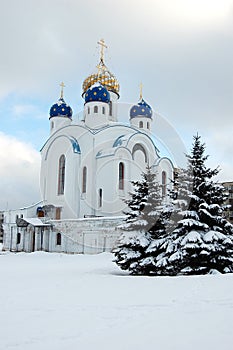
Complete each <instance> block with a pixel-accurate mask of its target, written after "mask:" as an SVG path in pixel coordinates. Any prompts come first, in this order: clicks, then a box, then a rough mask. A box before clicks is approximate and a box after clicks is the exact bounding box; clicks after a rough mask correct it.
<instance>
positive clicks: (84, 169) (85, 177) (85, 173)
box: [82, 166, 87, 193]
mask: <svg viewBox="0 0 233 350" xmlns="http://www.w3.org/2000/svg"><path fill="white" fill-rule="evenodd" d="M86 192H87V167H86V166H85V167H84V168H83V183H82V193H86Z"/></svg>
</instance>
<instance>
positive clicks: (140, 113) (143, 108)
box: [130, 98, 153, 118]
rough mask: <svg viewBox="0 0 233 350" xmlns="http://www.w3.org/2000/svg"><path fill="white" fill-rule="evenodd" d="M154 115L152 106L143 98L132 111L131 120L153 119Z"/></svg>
mask: <svg viewBox="0 0 233 350" xmlns="http://www.w3.org/2000/svg"><path fill="white" fill-rule="evenodd" d="M152 114H153V112H152V108H151V106H150V105H149V104H148V103H147V102H146V101H145V100H144V99H143V98H141V99H140V101H139V102H138V103H137V104H136V105H134V106H132V107H131V109H130V118H135V117H146V118H152Z"/></svg>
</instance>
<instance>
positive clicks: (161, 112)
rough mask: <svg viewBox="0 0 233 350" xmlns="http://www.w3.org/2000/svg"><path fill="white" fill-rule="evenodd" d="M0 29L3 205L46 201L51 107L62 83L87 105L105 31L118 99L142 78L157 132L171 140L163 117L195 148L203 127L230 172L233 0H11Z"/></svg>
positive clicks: (131, 95)
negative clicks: (42, 179) (86, 83)
mask: <svg viewBox="0 0 233 350" xmlns="http://www.w3.org/2000/svg"><path fill="white" fill-rule="evenodd" d="M0 29H1V34H2V35H1V55H0V117H1V125H0V161H1V167H0V179H1V181H0V193H1V196H0V209H2V210H4V209H7V208H8V209H9V208H17V207H19V206H21V207H22V206H27V205H30V204H32V203H35V202H37V201H38V200H40V191H39V171H40V149H41V147H42V146H43V144H44V142H45V141H46V139H47V137H48V135H49V120H48V113H49V109H50V107H51V105H52V104H53V103H54V102H56V101H57V99H58V98H59V95H60V87H59V84H60V83H61V81H64V82H65V85H66V87H65V91H64V97H65V100H66V102H67V103H68V104H70V105H71V107H72V109H73V112H74V115H77V114H78V113H80V111H82V108H83V99H82V97H81V93H82V89H81V86H82V82H83V80H84V79H85V78H86V77H87V76H88V75H89V74H91V73H93V72H94V71H95V69H96V68H95V67H96V64H97V63H98V60H99V47H98V44H97V42H98V40H100V39H101V38H104V40H105V42H106V44H107V46H108V48H107V50H106V53H105V62H106V65H107V66H108V67H109V69H110V70H111V72H112V73H114V74H115V76H116V77H117V79H118V81H119V83H120V102H121V103H122V104H126V105H127V104H129V103H136V102H137V101H138V98H139V85H140V83H141V82H142V84H143V97H144V99H145V100H146V101H147V102H148V103H149V104H150V105H151V106H152V107H153V109H154V111H155V112H156V114H155V115H156V118H154V119H155V120H154V129H153V130H154V132H155V134H156V133H158V137H159V134H161V135H163V137H164V138H165V140H163V141H164V143H165V144H166V143H168V144H169V141H170V139H171V137H170V134H169V132H168V134H167V135H166V132H164V130H163V131H161V120H163V121H164V123H163V125H165V124H166V125H168V126H169V128H170V129H172V130H173V131H174V133H175V134H176V135H178V136H179V139H180V141H181V143H183V144H184V149H187V151H188V152H189V150H190V148H191V145H192V136H193V135H196V134H197V132H198V134H200V135H201V137H202V141H203V142H205V143H206V152H207V154H209V155H210V157H209V160H208V165H210V166H211V167H216V166H219V167H220V169H221V172H220V174H219V180H220V181H232V180H233V156H232V154H233V152H232V151H233V137H232V126H233V125H232V124H233V122H232V116H233V64H232V62H233V0H163V1H161V0H144V1H138V0H134V1H132V0H124V1H123V0H118V1H117V2H115V1H114V2H113V1H107V0H95V1H94V0H92V1H91V0H85V1H80V0H46V1H44V0H41V1H40V2H38V1H35V0H21V1H20V2H19V1H17V0H8V1H2V3H1V11H0ZM157 115H158V116H161V119H160V118H159V117H157ZM124 118H126V116H124ZM125 121H127V118H126V119H125Z"/></svg>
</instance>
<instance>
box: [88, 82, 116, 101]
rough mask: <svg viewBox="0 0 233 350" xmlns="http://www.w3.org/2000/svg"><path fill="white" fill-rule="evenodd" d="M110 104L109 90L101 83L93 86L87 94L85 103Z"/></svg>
mask: <svg viewBox="0 0 233 350" xmlns="http://www.w3.org/2000/svg"><path fill="white" fill-rule="evenodd" d="M94 101H96V102H106V103H109V102H110V94H109V92H108V90H107V89H106V88H105V87H104V86H103V85H101V84H100V83H98V82H97V83H95V84H93V85H92V86H91V87H90V88H89V89H88V90H87V91H86V93H85V103H88V102H94Z"/></svg>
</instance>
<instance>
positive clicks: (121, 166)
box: [118, 162, 125, 190]
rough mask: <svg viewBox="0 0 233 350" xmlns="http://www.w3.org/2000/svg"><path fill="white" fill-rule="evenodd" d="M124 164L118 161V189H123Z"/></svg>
mask: <svg viewBox="0 0 233 350" xmlns="http://www.w3.org/2000/svg"><path fill="white" fill-rule="evenodd" d="M124 173H125V169H124V164H123V163H122V162H120V163H119V175H118V176H119V190H123V189H124V176H125V174H124Z"/></svg>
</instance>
